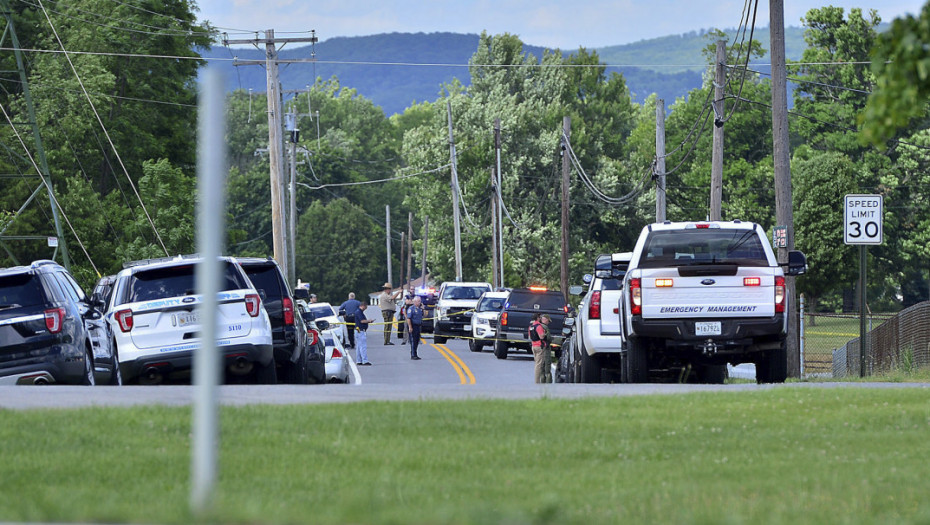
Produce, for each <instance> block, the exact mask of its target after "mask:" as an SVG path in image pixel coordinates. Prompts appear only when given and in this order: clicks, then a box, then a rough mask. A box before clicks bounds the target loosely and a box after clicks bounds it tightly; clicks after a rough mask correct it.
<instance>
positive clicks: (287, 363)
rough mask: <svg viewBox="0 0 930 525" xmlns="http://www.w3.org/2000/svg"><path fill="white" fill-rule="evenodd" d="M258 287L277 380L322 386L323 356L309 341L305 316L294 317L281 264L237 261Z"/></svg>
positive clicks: (239, 259) (244, 258)
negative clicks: (266, 316)
mask: <svg viewBox="0 0 930 525" xmlns="http://www.w3.org/2000/svg"><path fill="white" fill-rule="evenodd" d="M236 260H237V261H238V262H239V264H240V265H241V266H242V269H243V270H245V273H246V275H248V276H249V280H251V281H252V284H254V285H255V289H256V290H258V293H259V295H260V296H261V298H262V304H263V305H264V307H265V310H266V311H267V312H268V319H269V320H270V321H271V335H272V340H273V341H274V360H275V364H276V366H277V368H278V372H277V376H278V381H279V382H281V383H291V384H297V385H306V384H307V383H308V382H309V381H312V382H314V383H322V382H323V379H324V373H325V372H324V366H323V360H324V356H323V354H322V352H319V353H315V352H314V350H318V349H319V348H318V347H317V346H310V345H309V344H308V341H307V327H306V326H305V323H304V320H303V318H302V316H300V315H295V313H296V309H295V305H294V297H293V296H292V295H291V290H290V288H289V287H288V285H287V281H286V280H285V278H284V274H283V273H282V272H281V268H280V267H279V266H278V263H277V262H276V261H275V260H274V259H272V258H270V257H269V258H267V259H260V258H257V257H239V258H237V259H236Z"/></svg>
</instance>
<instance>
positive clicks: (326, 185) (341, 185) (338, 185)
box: [297, 163, 452, 190]
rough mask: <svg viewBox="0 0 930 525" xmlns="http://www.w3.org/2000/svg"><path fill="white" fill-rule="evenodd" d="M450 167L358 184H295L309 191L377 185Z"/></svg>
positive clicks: (444, 166)
mask: <svg viewBox="0 0 930 525" xmlns="http://www.w3.org/2000/svg"><path fill="white" fill-rule="evenodd" d="M451 165H452V164H451V163H449V164H444V165H442V166H439V167H438V168H433V169H431V170H426V171H421V172H419V173H411V174H410V175H400V176H397V177H390V178H386V179H375V180H363V181H359V182H335V183H332V184H321V185H319V186H311V185H309V184H304V183H303V182H298V183H297V184H300V185H301V186H303V187H305V188H308V189H311V190H321V189H323V188H336V187H346V186H362V185H366V184H377V183H380V182H390V181H395V180H401V179H409V178H410V177H418V176H420V175H427V174H429V173H436V172H438V171H442V170H444V169H446V168H448V167H449V166H451Z"/></svg>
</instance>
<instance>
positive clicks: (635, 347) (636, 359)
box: [626, 338, 649, 383]
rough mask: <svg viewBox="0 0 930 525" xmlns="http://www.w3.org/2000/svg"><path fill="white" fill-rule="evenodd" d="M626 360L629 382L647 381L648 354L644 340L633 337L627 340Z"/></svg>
mask: <svg viewBox="0 0 930 525" xmlns="http://www.w3.org/2000/svg"><path fill="white" fill-rule="evenodd" d="M626 362H627V364H626V366H627V378H628V379H629V381H630V383H648V382H649V354H648V353H647V352H646V344H645V343H644V342H642V341H640V340H639V339H635V338H631V339H630V340H629V341H628V342H627V350H626Z"/></svg>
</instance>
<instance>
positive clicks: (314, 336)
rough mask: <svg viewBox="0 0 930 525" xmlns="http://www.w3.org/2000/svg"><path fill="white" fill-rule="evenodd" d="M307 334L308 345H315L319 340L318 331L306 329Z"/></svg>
mask: <svg viewBox="0 0 930 525" xmlns="http://www.w3.org/2000/svg"><path fill="white" fill-rule="evenodd" d="M307 335H309V336H310V346H316V344H317V343H318V342H319V341H320V332H317V331H316V330H314V329H313V328H310V329H309V330H307Z"/></svg>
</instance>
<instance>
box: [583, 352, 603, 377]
mask: <svg viewBox="0 0 930 525" xmlns="http://www.w3.org/2000/svg"><path fill="white" fill-rule="evenodd" d="M580 361H581V363H580V366H579V368H578V372H579V374H578V375H579V378H578V379H579V380H580V381H579V382H580V383H588V384H590V383H600V382H601V372H602V368H601V363H600V362H598V360H597V359H596V358H595V357H594V356H590V355H588V353H587V352H585V351H582V352H581V359H580Z"/></svg>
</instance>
